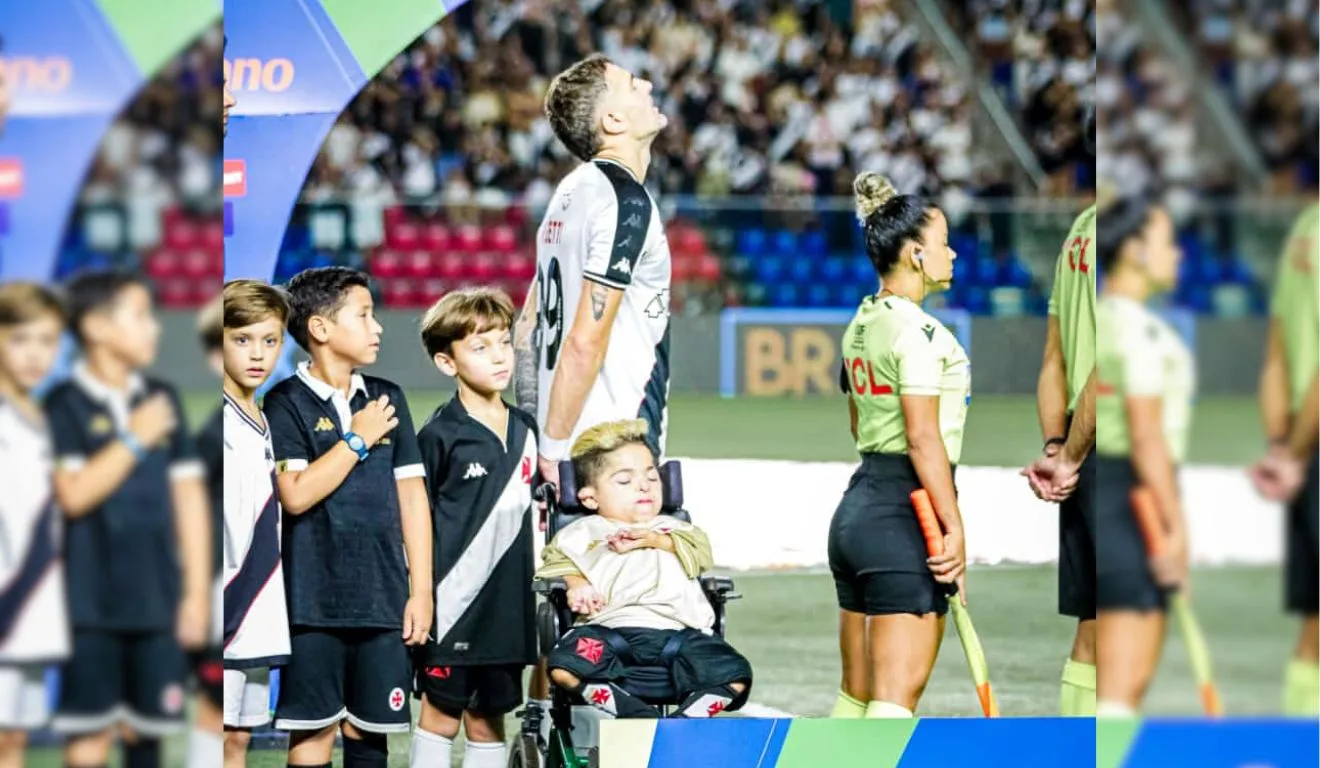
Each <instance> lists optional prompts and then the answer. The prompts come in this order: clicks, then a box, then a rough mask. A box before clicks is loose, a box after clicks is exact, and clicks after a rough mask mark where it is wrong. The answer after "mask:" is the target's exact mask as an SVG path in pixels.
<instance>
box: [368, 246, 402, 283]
mask: <svg viewBox="0 0 1320 768" xmlns="http://www.w3.org/2000/svg"><path fill="white" fill-rule="evenodd" d="M371 274H373V275H375V276H376V277H379V278H382V279H385V280H388V279H390V278H395V277H398V276H399V275H401V274H403V257H402V256H400V255H399V252H398V251H391V250H389V249H387V248H382V249H380V250H379V251H376V255H375V256H374V257H372V259H371Z"/></svg>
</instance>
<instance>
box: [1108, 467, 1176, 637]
mask: <svg viewBox="0 0 1320 768" xmlns="http://www.w3.org/2000/svg"><path fill="white" fill-rule="evenodd" d="M1095 473H1096V505H1095V510H1096V528H1095V536H1096V538H1095V545H1096V546H1095V577H1096V607H1097V608H1098V609H1099V610H1102V611H1151V610H1161V611H1162V610H1164V609H1165V607H1166V606H1167V591H1166V590H1165V589H1163V588H1162V587H1160V586H1159V585H1158V584H1157V583H1155V576H1154V574H1152V573H1151V570H1150V556H1149V554H1147V552H1146V540H1145V538H1144V537H1143V536H1142V535H1141V526H1140V525H1139V524H1138V523H1137V516H1136V512H1135V511H1134V510H1133V508H1132V491H1133V489H1134V488H1136V487H1137V486H1138V484H1139V483H1138V479H1137V472H1136V470H1135V469H1134V468H1133V467H1132V461H1131V459H1128V458H1126V457H1124V458H1108V457H1103V456H1102V457H1099V458H1098V459H1097V461H1096V469H1095Z"/></svg>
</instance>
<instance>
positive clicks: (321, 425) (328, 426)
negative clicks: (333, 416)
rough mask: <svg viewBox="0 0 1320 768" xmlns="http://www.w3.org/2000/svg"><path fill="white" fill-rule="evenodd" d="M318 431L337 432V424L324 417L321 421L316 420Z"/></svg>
mask: <svg viewBox="0 0 1320 768" xmlns="http://www.w3.org/2000/svg"><path fill="white" fill-rule="evenodd" d="M316 431H317V432H334V431H335V423H334V422H333V421H331V420H330V419H328V418H326V417H325V416H322V417H321V418H319V419H317V420H316Z"/></svg>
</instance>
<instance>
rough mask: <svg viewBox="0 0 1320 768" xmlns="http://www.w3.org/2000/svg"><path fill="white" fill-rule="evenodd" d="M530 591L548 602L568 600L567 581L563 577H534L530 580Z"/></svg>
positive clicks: (565, 601)
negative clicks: (534, 578) (533, 579)
mask: <svg viewBox="0 0 1320 768" xmlns="http://www.w3.org/2000/svg"><path fill="white" fill-rule="evenodd" d="M532 591H533V592H535V593H536V594H538V595H541V596H542V597H544V598H545V599H546V600H549V601H550V602H552V603H554V602H559V601H561V600H562V601H563V602H564V603H567V602H568V582H567V581H565V580H564V579H563V578H560V577H556V578H553V579H536V580H535V581H533V582H532Z"/></svg>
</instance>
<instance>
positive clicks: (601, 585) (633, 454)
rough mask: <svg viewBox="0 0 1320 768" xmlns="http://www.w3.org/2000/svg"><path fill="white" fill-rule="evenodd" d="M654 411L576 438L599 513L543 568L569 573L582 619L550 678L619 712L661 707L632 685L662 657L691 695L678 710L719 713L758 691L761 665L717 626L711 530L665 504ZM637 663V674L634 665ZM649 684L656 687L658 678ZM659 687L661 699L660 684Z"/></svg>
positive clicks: (675, 684)
mask: <svg viewBox="0 0 1320 768" xmlns="http://www.w3.org/2000/svg"><path fill="white" fill-rule="evenodd" d="M646 434H647V424H646V422H645V421H642V420H637V421H615V422H608V423H605V424H600V425H598V426H596V427H593V428H591V429H589V430H587V431H586V432H584V433H583V434H582V436H581V437H580V438H578V440H577V442H576V443H575V444H574V446H573V451H572V457H573V475H574V478H575V480H576V483H577V486H578V488H579V490H578V499H579V502H580V504H581V505H582V506H583V507H585V508H586V509H587V510H590V511H591V512H594V513H595V514H592V515H590V516H588V517H585V518H582V519H580V520H578V521H576V522H574V523H572V524H570V525H568V526H567V527H565V528H564V529H563V530H562V531H560V532H559V533H558V534H557V535H556V536H555V537H554V539H553V540H552V541H551V542H550V543H549V544H548V545H547V546H546V548H545V551H544V552H543V554H542V557H543V565H542V566H541V568H540V570H538V571H537V573H536V578H537V579H553V578H561V579H563V580H564V581H565V582H566V584H567V586H568V604H569V607H570V608H571V609H572V611H573V613H574V614H575V616H576V617H577V623H576V624H575V625H574V626H573V628H572V629H571V630H569V631H568V632H567V634H565V635H564V636H563V637H562V638H561V639H560V641H559V642H558V644H557V645H556V646H555V647H554V649H553V650H551V652H550V654H549V656H548V667H549V670H550V679H551V680H553V681H554V683H555V684H556V685H558V686H560V687H561V688H563V689H564V690H566V691H568V692H570V693H572V694H574V695H575V696H577V697H579V698H581V699H582V700H583V701H584V702H586V703H587V704H590V705H592V706H594V707H596V708H598V709H600V710H603V711H605V712H608V713H609V714H611V715H615V716H617V717H625V718H627V717H639V718H648V717H649V718H654V717H659V716H660V712H659V710H657V709H656V708H655V707H654V706H652V705H651V704H650V703H647V701H646V700H644V698H646V697H647V694H645V693H642V694H641V695H634V693H630V692H629V691H628V690H625V688H626V687H634V686H632V685H630V684H631V683H634V682H638V673H643V672H645V671H647V670H655V669H657V668H663V669H666V670H667V671H668V678H669V679H668V680H667V681H658V682H661V683H667V686H664V687H668V688H670V689H671V690H672V691H673V692H675V693H677V697H676V698H675V701H680V702H682V703H681V704H680V705H679V707H678V709H677V710H676V711H675V713H674V716H675V717H712V716H714V715H716V714H719V713H720V712H727V711H733V710H736V709H738V708H739V707H741V706H742V705H743V703H744V702H746V700H747V695H748V692H749V690H750V688H751V684H752V668H751V665H750V664H748V662H747V659H745V658H744V657H743V656H742V654H740V653H738V652H737V651H736V650H734V649H733V648H732V647H731V646H730V645H729V644H728V643H726V642H725V641H724V639H723V638H722V637H720V636H719V635H718V634H716V632H715V631H714V626H715V613H714V611H713V610H712V608H711V605H710V601H709V599H708V598H707V596H706V594H705V592H704V591H703V590H702V585H701V583H700V581H699V578H700V576H701V574H702V572H703V571H705V570H707V569H709V568H711V567H712V566H713V565H714V559H713V556H712V554H711V548H710V540H709V539H708V538H707V537H706V534H705V533H704V532H703V531H702V530H701V529H700V528H697V527H696V526H694V525H692V524H691V523H687V522H683V521H681V520H678V519H677V518H674V517H670V516H668V515H661V514H660V512H661V506H662V504H661V499H662V494H663V489H662V488H661V482H660V477H659V473H658V471H657V469H656V465H655V457H654V456H653V455H652V453H651V450H650V448H649V447H648V446H647V444H646ZM630 673H631V674H630ZM651 682H652V685H651V686H647V685H645V682H644V681H643V685H642V686H640V687H642V688H645V687H650V688H652V689H654V688H655V685H654V683H655V682H657V681H651ZM649 698H652V699H654V698H656V697H655V696H654V695H652V696H650V697H649Z"/></svg>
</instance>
